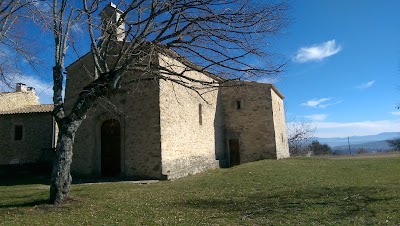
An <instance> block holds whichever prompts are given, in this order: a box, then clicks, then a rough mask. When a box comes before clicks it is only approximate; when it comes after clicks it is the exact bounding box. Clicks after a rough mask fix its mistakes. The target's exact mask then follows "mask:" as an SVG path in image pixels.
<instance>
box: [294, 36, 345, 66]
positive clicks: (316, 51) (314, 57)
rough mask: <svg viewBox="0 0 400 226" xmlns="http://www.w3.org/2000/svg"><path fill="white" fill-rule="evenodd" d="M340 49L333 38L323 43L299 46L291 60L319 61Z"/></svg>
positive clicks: (302, 61) (298, 61)
mask: <svg viewBox="0 0 400 226" xmlns="http://www.w3.org/2000/svg"><path fill="white" fill-rule="evenodd" d="M341 50H342V47H341V46H340V45H336V41H335V40H329V41H327V42H324V43H320V44H316V45H312V46H308V47H301V48H300V49H299V50H298V51H297V54H296V56H295V57H294V59H293V61H295V62H297V63H305V62H309V61H321V60H323V59H324V58H326V57H330V56H332V55H335V54H337V53H339V52H340V51H341Z"/></svg>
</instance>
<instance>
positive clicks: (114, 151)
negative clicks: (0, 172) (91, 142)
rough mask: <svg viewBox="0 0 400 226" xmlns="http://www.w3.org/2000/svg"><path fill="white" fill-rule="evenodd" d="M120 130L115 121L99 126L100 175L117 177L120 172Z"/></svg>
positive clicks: (111, 120) (108, 121)
mask: <svg viewBox="0 0 400 226" xmlns="http://www.w3.org/2000/svg"><path fill="white" fill-rule="evenodd" d="M120 134H121V128H120V125H119V122H118V121H117V120H115V119H110V120H107V121H105V122H104V123H103V124H102V125H101V175H102V176H104V177H114V176H118V175H119V174H120V172H121V150H120V146H121V136H120Z"/></svg>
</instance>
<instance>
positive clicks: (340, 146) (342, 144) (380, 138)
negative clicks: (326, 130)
mask: <svg viewBox="0 0 400 226" xmlns="http://www.w3.org/2000/svg"><path fill="white" fill-rule="evenodd" d="M399 136H400V132H385V133H380V134H376V135H368V136H351V137H349V138H348V137H334V138H318V137H317V138H316V139H317V140H318V141H319V142H320V143H322V144H328V145H329V146H331V147H332V149H334V150H348V148H349V146H348V139H349V142H350V148H351V149H353V150H358V149H360V148H364V149H366V150H368V151H372V150H379V149H381V150H388V149H389V148H390V147H389V145H388V144H387V142H386V140H388V139H392V138H394V137H399Z"/></svg>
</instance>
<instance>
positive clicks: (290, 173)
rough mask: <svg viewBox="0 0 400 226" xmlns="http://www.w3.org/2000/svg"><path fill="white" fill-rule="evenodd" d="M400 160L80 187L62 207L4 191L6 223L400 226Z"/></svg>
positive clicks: (28, 192) (292, 162) (263, 164)
mask: <svg viewBox="0 0 400 226" xmlns="http://www.w3.org/2000/svg"><path fill="white" fill-rule="evenodd" d="M399 188H400V158H399V157H394V158H393V157H392V158H354V159H324V158H294V159H287V160H280V161H274V160H266V161H259V162H255V163H250V164H244V165H241V166H238V167H234V168H230V169H216V170H211V171H208V172H205V173H202V174H198V175H195V176H190V177H186V178H183V179H180V180H176V181H166V182H159V183H155V184H148V185H140V184H131V183H105V184H86V185H74V186H73V188H72V189H73V191H72V196H73V199H72V200H71V201H69V202H68V203H67V204H65V205H63V206H61V207H53V206H50V205H47V204H44V203H45V202H46V200H47V197H48V186H47V185H42V184H31V185H16V186H0V224H1V223H3V224H5V225H15V224H27V225H77V224H79V225H82V224H89V225H99V224H105V225H110V224H124V225H126V224H134V225H138V224H145V225H154V224H164V225H171V224H180V225H202V224H205V225H210V224H213V225H228V224H229V225H239V224H240V225H246V224H247V225H254V224H256V225H289V224H291V225H348V224H356V225H366V224H373V225H376V224H389V225H396V224H400V209H399V207H400V189H399Z"/></svg>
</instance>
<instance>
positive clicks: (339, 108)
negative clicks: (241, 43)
mask: <svg viewBox="0 0 400 226" xmlns="http://www.w3.org/2000/svg"><path fill="white" fill-rule="evenodd" d="M291 5H292V8H291V13H290V15H291V16H292V18H293V21H292V23H291V24H290V25H289V27H288V28H287V29H286V30H285V34H282V35H279V36H278V37H276V38H274V39H273V41H272V43H271V45H270V46H271V49H269V50H268V51H273V52H276V53H279V54H282V55H283V56H284V57H285V58H286V59H291V60H289V64H288V65H287V67H286V68H285V71H284V73H282V74H281V75H280V77H279V78H278V79H277V80H275V85H276V86H277V87H278V88H279V89H280V91H281V92H282V93H283V94H284V95H285V96H286V99H285V104H286V112H287V113H286V114H287V119H289V120H290V121H291V122H296V121H309V122H310V123H312V124H314V125H316V127H317V131H316V134H315V135H316V136H319V137H345V136H353V135H370V134H377V133H381V132H397V131H400V110H398V109H396V108H395V105H396V104H400V13H399V10H400V1H399V0H385V1H382V0H292V1H291ZM45 36H48V34H45V33H44V32H40V31H39V32H36V36H35V37H33V38H32V41H33V42H34V40H39V41H40V42H43V41H45V42H48V43H49V44H48V45H38V46H41V48H48V49H40V50H39V51H41V52H47V53H48V52H51V51H52V49H51V48H52V47H51V44H52V40H51V39H49V40H43V37H45ZM77 36H79V34H78V35H77ZM50 37H51V36H50ZM46 46H47V47H46ZM79 49H80V50H81V54H83V53H85V52H87V49H84V48H82V49H81V48H79ZM46 57H49V59H51V57H52V55H47V56H46V55H44V56H43V59H46ZM74 59H76V56H74V57H73V59H72V58H71V59H67V62H69V63H70V62H71V60H74ZM67 64H68V63H67ZM41 71H42V72H41V74H40V76H29V75H30V73H29V72H28V73H27V74H26V75H24V77H23V78H22V81H24V82H25V83H26V84H27V85H29V86H35V87H36V91H37V93H38V95H39V97H40V101H41V102H42V103H51V102H52V97H51V94H52V86H51V82H50V81H51V68H50V67H48V66H47V67H44V68H41ZM19 79H21V78H19ZM0 89H2V87H1V86H0Z"/></svg>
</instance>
